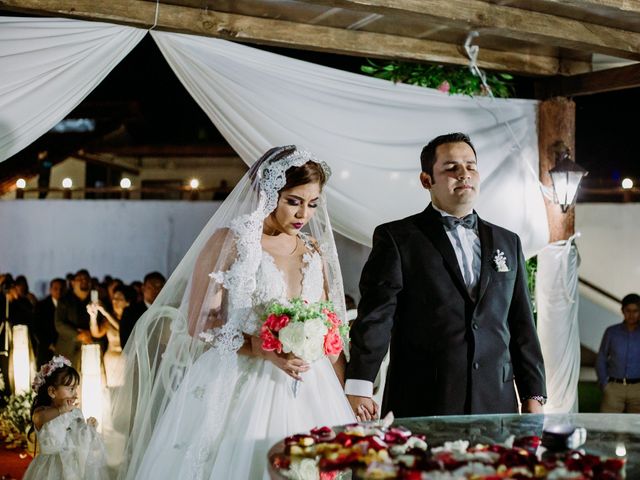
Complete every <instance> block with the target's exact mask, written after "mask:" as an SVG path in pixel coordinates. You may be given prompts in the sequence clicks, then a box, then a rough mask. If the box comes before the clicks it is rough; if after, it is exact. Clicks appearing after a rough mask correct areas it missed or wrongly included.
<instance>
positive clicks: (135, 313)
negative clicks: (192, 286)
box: [120, 272, 165, 348]
mask: <svg viewBox="0 0 640 480" xmlns="http://www.w3.org/2000/svg"><path fill="white" fill-rule="evenodd" d="M164 283H165V278H164V276H163V275H162V274H161V273H160V272H151V273H148V274H147V275H146V276H145V277H144V282H143V283H142V297H143V301H142V302H139V303H137V304H135V305H131V306H129V307H127V309H126V310H125V311H124V314H123V316H122V322H121V323H120V343H121V345H122V347H123V348H124V346H125V345H126V343H127V340H128V339H129V335H131V331H132V330H133V327H134V325H135V324H136V322H137V321H138V319H139V318H140V317H141V316H142V314H143V313H144V312H146V311H147V308H149V307H150V306H151V304H152V303H153V302H154V300H155V299H156V297H157V296H158V294H159V293H160V290H162V287H164Z"/></svg>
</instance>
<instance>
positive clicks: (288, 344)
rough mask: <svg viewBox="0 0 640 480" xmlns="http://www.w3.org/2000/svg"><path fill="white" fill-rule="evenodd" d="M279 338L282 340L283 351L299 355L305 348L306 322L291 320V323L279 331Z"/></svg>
mask: <svg viewBox="0 0 640 480" xmlns="http://www.w3.org/2000/svg"><path fill="white" fill-rule="evenodd" d="M278 339H279V340H280V341H281V342H282V351H283V352H284V353H293V354H294V355H295V356H297V357H299V356H300V352H301V351H302V349H303V346H304V341H305V336H304V323H302V322H289V324H288V325H287V326H286V327H284V328H283V329H282V330H280V331H279V332H278Z"/></svg>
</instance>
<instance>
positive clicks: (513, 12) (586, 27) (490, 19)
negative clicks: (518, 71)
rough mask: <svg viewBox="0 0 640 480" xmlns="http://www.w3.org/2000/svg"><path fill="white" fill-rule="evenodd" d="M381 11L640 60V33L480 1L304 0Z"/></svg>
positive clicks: (551, 44) (539, 42) (380, 12)
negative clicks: (417, 16) (416, 16)
mask: <svg viewBox="0 0 640 480" xmlns="http://www.w3.org/2000/svg"><path fill="white" fill-rule="evenodd" d="M302 1H304V2H306V3H313V4H321V5H326V6H333V7H342V8H348V9H352V10H363V11H367V12H373V13H378V14H382V15H419V16H421V17H423V18H424V19H425V21H429V22H435V23H438V24H441V25H446V26H448V27H452V28H461V29H467V30H478V31H481V32H482V31H486V32H487V33H489V34H491V35H497V36H500V37H505V38H512V39H517V40H524V41H529V42H533V43H538V44H541V45H549V46H554V47H563V48H570V49H574V50H583V51H588V52H597V53H604V54H607V55H613V56H616V57H623V58H629V59H632V60H640V34H638V33H637V32H630V31H627V30H620V29H617V28H612V27H607V26H603V25H596V24H590V23H586V22H582V21H579V20H575V19H572V18H566V17H559V16H555V15H551V14H548V13H541V12H536V11H532V10H523V9H521V8H514V7H511V6H508V5H496V4H492V3H487V2H483V1H480V0H447V1H446V2H443V1H440V0H302Z"/></svg>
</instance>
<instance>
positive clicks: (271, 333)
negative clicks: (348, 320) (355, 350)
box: [260, 298, 349, 363]
mask: <svg viewBox="0 0 640 480" xmlns="http://www.w3.org/2000/svg"><path fill="white" fill-rule="evenodd" d="M260 338H261V339H262V349H263V350H265V351H276V352H278V353H292V354H293V355H295V356H297V357H299V358H301V359H303V360H304V361H306V362H309V363H312V362H315V361H316V360H319V359H320V358H322V357H323V356H325V355H338V354H339V353H340V352H342V350H343V348H344V345H345V342H346V341H348V338H349V327H348V326H347V325H346V324H344V323H343V322H342V321H341V320H340V318H338V316H337V314H336V312H335V310H334V307H333V304H332V303H331V302H328V301H326V302H315V303H308V302H306V301H304V300H302V299H301V298H293V299H291V300H290V301H288V302H284V303H282V302H272V303H270V304H269V305H267V307H266V308H265V311H264V315H263V323H262V327H261V329H260Z"/></svg>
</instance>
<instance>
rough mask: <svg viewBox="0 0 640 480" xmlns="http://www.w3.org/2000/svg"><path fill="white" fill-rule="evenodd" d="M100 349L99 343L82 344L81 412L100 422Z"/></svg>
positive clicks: (101, 392) (101, 395)
mask: <svg viewBox="0 0 640 480" xmlns="http://www.w3.org/2000/svg"><path fill="white" fill-rule="evenodd" d="M101 361H102V351H101V350H100V345H98V344H97V343H92V344H89V345H83V346H82V364H81V369H80V370H81V375H82V414H83V415H84V417H85V418H89V417H94V418H95V419H96V420H98V425H100V424H102V402H103V398H102V397H103V391H102V367H101Z"/></svg>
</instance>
